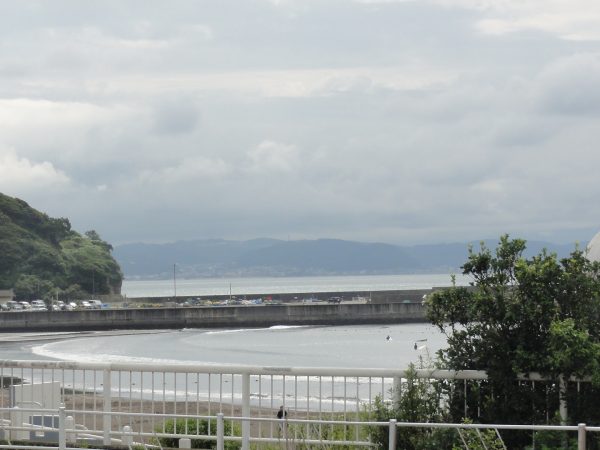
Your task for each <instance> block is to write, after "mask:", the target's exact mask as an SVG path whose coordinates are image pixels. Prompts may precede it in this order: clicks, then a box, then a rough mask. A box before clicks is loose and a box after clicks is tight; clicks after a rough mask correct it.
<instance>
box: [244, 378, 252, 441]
mask: <svg viewBox="0 0 600 450" xmlns="http://www.w3.org/2000/svg"><path fill="white" fill-rule="evenodd" d="M242 416H243V417H250V374H249V373H243V374H242ZM242 450H250V421H248V420H243V421H242Z"/></svg>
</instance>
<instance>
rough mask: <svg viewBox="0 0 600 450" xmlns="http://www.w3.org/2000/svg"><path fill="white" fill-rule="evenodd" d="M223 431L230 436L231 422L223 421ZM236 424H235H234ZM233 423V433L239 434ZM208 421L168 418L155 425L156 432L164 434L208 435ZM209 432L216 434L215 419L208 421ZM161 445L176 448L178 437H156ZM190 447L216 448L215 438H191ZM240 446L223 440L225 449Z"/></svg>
mask: <svg viewBox="0 0 600 450" xmlns="http://www.w3.org/2000/svg"><path fill="white" fill-rule="evenodd" d="M223 425H224V433H225V436H230V435H231V434H232V433H231V431H232V430H231V422H229V421H225V422H224V424H223ZM236 425H237V424H236ZM236 425H234V427H233V434H234V435H235V436H239V435H240V430H239V426H236ZM208 430H209V421H208V420H207V419H176V420H174V419H169V420H166V421H165V423H164V428H163V425H159V426H157V427H156V429H155V431H156V432H157V433H166V434H181V435H186V434H187V435H208ZM210 434H211V435H212V436H216V435H217V421H216V420H214V419H213V420H211V421H210ZM158 440H159V443H160V445H161V446H162V447H170V448H178V447H179V438H175V437H161V438H159V439H158ZM192 448H217V441H216V440H208V439H192ZM239 448H241V444H240V443H239V442H235V441H225V449H226V450H236V449H239Z"/></svg>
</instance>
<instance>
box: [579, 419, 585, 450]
mask: <svg viewBox="0 0 600 450" xmlns="http://www.w3.org/2000/svg"><path fill="white" fill-rule="evenodd" d="M577 450H585V423H580V424H578V425H577Z"/></svg>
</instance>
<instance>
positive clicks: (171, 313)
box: [0, 303, 426, 332]
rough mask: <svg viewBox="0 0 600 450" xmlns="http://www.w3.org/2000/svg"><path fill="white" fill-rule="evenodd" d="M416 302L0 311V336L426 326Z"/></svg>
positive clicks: (421, 309) (421, 307) (419, 306)
mask: <svg viewBox="0 0 600 450" xmlns="http://www.w3.org/2000/svg"><path fill="white" fill-rule="evenodd" d="M425 321H426V319H425V315H424V310H423V306H422V305H421V304H420V303H389V304H346V305H344V304H341V305H327V304H323V305H321V304H316V305H278V306H224V307H199V308H140V309H107V310H86V311H57V312H43V311H36V312H20V311H18V312H4V313H0V332H6V331H17V332H28V331H83V330H115V329H159V328H221V327H241V326H244V327H264V326H273V325H342V324H369V323H403V322H425Z"/></svg>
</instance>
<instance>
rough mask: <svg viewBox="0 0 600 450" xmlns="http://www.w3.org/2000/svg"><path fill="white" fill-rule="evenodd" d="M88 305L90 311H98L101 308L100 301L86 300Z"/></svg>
mask: <svg viewBox="0 0 600 450" xmlns="http://www.w3.org/2000/svg"><path fill="white" fill-rule="evenodd" d="M87 302H88V303H89V305H90V309H100V308H102V302H101V301H100V300H88V301H87Z"/></svg>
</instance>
